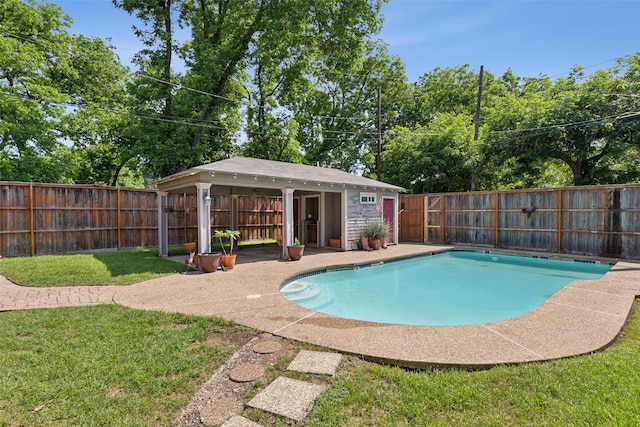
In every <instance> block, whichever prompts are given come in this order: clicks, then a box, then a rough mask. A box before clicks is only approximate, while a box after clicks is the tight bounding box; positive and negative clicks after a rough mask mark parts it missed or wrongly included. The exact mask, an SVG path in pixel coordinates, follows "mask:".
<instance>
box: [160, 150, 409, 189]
mask: <svg viewBox="0 0 640 427" xmlns="http://www.w3.org/2000/svg"><path fill="white" fill-rule="evenodd" d="M190 175H192V176H193V175H199V176H203V175H209V176H211V177H219V176H220V175H225V176H229V175H230V176H234V178H235V177H251V178H253V179H260V180H288V181H289V182H291V183H292V184H293V186H295V185H296V183H297V182H300V183H302V182H304V183H305V184H306V182H317V183H319V184H320V183H322V184H331V185H333V184H336V185H343V184H344V185H349V186H356V187H367V188H377V189H381V190H387V191H393V192H401V191H404V190H405V189H404V188H402V187H398V186H396V185H392V184H387V183H384V182H381V181H376V180H373V179H370V178H365V177H362V176H357V175H354V174H351V173H348V172H344V171H342V170H339V169H333V168H327V167H318V166H308V165H301V164H297V163H286V162H278V161H273V160H264V159H253V158H249V157H232V158H230V159H226V160H220V161H217V162H213V163H208V164H205V165H201V166H196V167H193V168H191V169H188V170H185V171H182V172H178V173H176V174H173V175H170V176H167V177H164V178H161V179H159V180H157V181H155V182H154V183H155V184H156V185H157V186H158V188H162V187H164V186H167V185H169V186H170V184H171V182H173V181H176V180H179V179H182V178H184V177H186V176H190Z"/></svg>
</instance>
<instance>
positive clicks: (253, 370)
mask: <svg viewBox="0 0 640 427" xmlns="http://www.w3.org/2000/svg"><path fill="white" fill-rule="evenodd" d="M263 375H264V366H262V365H257V364H255V363H245V364H242V365H240V366H237V367H235V368H233V369H232V370H231V372H229V379H230V380H231V381H235V382H237V383H247V382H249V381H255V380H257V379H258V378H260V377H261V376H263Z"/></svg>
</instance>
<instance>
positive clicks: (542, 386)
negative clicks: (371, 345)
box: [305, 302, 640, 426]
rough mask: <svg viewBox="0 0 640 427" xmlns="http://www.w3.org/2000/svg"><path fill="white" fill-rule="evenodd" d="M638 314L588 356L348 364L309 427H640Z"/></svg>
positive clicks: (637, 309)
mask: <svg viewBox="0 0 640 427" xmlns="http://www.w3.org/2000/svg"><path fill="white" fill-rule="evenodd" d="M639 308H640V303H638V302H636V304H635V307H634V314H633V316H632V318H631V321H630V323H629V325H628V327H627V328H626V329H625V331H624V333H623V335H622V337H621V339H620V340H619V341H618V342H617V343H616V344H615V345H614V346H612V347H610V348H609V349H607V350H605V351H603V352H599V353H594V354H591V355H586V356H578V357H573V358H569V359H563V360H555V361H549V362H543V363H529V364H524V365H519V366H499V367H495V368H493V369H489V370H486V371H477V372H465V371H458V370H448V369H434V370H431V371H420V372H418V371H407V370H404V369H400V368H394V367H388V366H381V365H377V364H373V363H365V362H355V361H352V362H348V363H346V364H345V366H343V371H342V373H341V374H340V376H339V377H338V378H336V379H335V380H334V381H333V384H332V386H331V388H330V389H329V390H328V391H327V392H326V393H324V394H323V395H322V396H321V397H320V399H319V402H318V404H317V405H316V408H315V409H314V410H313V412H312V414H311V416H310V417H309V418H307V420H306V423H305V424H307V425H310V426H327V425H336V426H338V425H339V426H351V425H355V426H505V425H510V426H637V425H640V310H639Z"/></svg>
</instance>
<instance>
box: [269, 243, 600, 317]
mask: <svg viewBox="0 0 640 427" xmlns="http://www.w3.org/2000/svg"><path fill="white" fill-rule="evenodd" d="M610 268H611V265H609V264H603V263H591V262H579V261H572V260H571V261H564V260H551V259H544V258H529V257H518V256H511V255H502V254H495V253H484V252H465V251H452V252H445V253H441V254H436V255H432V256H421V257H415V258H410V259H406V260H402V261H393V262H386V263H379V264H377V265H375V264H374V265H371V266H367V267H364V266H361V267H359V268H355V269H354V268H350V269H341V270H335V271H327V272H322V273H320V274H311V275H307V277H298V278H295V279H294V280H292V281H289V282H288V283H286V284H284V285H283V286H282V288H281V289H280V292H281V293H282V295H284V296H285V297H286V298H288V299H289V300H290V301H292V302H294V303H296V304H299V305H301V306H303V307H306V308H308V309H310V310H314V311H319V312H322V313H327V314H332V315H334V316H339V317H344V318H348V319H356V320H366V321H371V322H382V323H395V324H405V325H425V326H444V325H466V324H476V323H486V322H495V321H499V320H505V319H510V318H513V317H517V316H520V315H522V314H524V313H526V312H528V311H530V310H532V309H533V308H535V307H536V306H538V305H540V304H541V303H543V302H544V301H545V300H546V299H548V298H549V297H550V296H552V295H553V294H555V293H556V292H558V291H559V290H560V289H561V288H562V287H564V286H565V285H566V284H567V283H569V282H571V281H573V280H592V279H598V278H600V277H602V275H604V274H605V273H606V272H607V271H609V269H610Z"/></svg>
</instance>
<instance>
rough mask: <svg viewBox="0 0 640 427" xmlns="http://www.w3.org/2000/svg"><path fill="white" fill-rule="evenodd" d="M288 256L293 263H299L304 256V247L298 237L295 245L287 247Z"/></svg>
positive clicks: (294, 242)
mask: <svg viewBox="0 0 640 427" xmlns="http://www.w3.org/2000/svg"><path fill="white" fill-rule="evenodd" d="M287 254H288V255H289V259H290V260H291V261H298V260H299V259H300V258H302V255H303V254H304V245H302V244H300V240H298V238H297V237H296V238H295V239H294V241H293V245H290V246H287Z"/></svg>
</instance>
